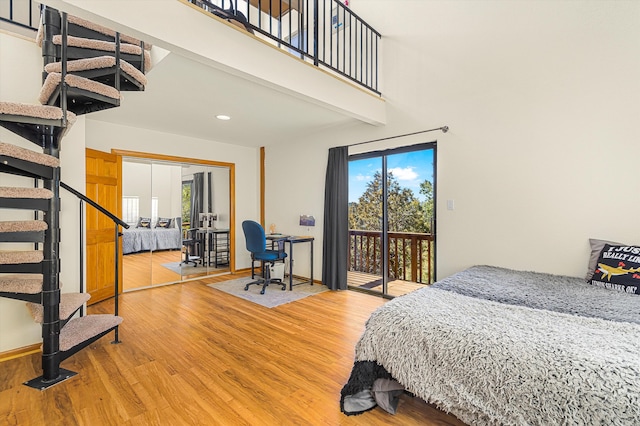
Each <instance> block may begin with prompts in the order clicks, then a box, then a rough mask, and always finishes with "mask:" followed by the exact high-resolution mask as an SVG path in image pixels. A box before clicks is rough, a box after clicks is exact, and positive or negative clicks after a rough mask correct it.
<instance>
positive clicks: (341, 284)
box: [322, 146, 349, 290]
mask: <svg viewBox="0 0 640 426" xmlns="http://www.w3.org/2000/svg"><path fill="white" fill-rule="evenodd" d="M348 192H349V148H348V147H346V146H341V147H337V148H331V149H330V150H329V161H328V163H327V177H326V179H325V185H324V230H323V233H322V237H323V246H322V282H323V284H325V285H326V286H327V287H329V288H330V289H331V290H346V289H347V259H348V256H349V218H348V215H349V207H348V202H349V197H348Z"/></svg>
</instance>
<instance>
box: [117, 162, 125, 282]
mask: <svg viewBox="0 0 640 426" xmlns="http://www.w3.org/2000/svg"><path fill="white" fill-rule="evenodd" d="M116 178H117V179H118V184H117V186H116V194H117V197H118V203H117V204H116V208H117V210H118V213H117V216H118V217H120V218H121V217H122V156H120V155H117V156H116ZM118 231H119V232H122V227H121V226H119V227H118ZM116 244H118V258H117V259H116V262H119V263H118V294H122V283H123V282H124V268H123V267H122V265H123V263H122V256H123V254H122V238H118V240H117V241H116Z"/></svg>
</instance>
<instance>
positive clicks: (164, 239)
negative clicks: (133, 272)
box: [122, 228, 182, 254]
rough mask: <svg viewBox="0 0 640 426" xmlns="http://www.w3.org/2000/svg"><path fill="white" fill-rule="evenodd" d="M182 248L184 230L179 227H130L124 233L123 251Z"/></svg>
mask: <svg viewBox="0 0 640 426" xmlns="http://www.w3.org/2000/svg"><path fill="white" fill-rule="evenodd" d="M181 248H182V232H181V231H180V229H178V228H153V229H148V228H129V229H125V230H124V232H123V235H122V253H123V254H129V253H137V252H139V251H149V250H175V249H181Z"/></svg>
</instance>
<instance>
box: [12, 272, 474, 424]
mask: <svg viewBox="0 0 640 426" xmlns="http://www.w3.org/2000/svg"><path fill="white" fill-rule="evenodd" d="M244 275H246V274H238V275H234V276H224V277H216V278H209V279H204V280H200V281H191V282H187V283H183V284H176V285H170V286H162V287H157V288H152V289H148V290H143V291H137V292H131V293H126V294H124V295H122V296H121V297H120V314H121V315H122V316H123V317H124V319H125V320H124V323H123V324H122V326H121V327H120V338H121V340H122V343H121V344H118V345H113V344H110V341H111V340H113V334H110V335H109V336H105V337H104V338H102V339H101V340H99V341H98V342H96V343H94V344H93V345H91V347H89V348H86V349H84V350H83V351H81V352H79V353H78V354H76V355H74V356H72V357H71V358H70V359H68V360H67V361H65V362H64V363H63V365H62V366H63V367H64V368H67V369H69V370H72V371H76V372H78V373H79V374H78V375H77V376H75V377H73V378H71V379H69V380H67V381H66V382H63V383H60V384H58V385H56V386H54V387H52V388H50V389H48V390H46V391H42V392H41V391H37V390H34V389H31V388H29V387H26V386H24V385H22V382H23V381H26V380H29V379H31V378H33V377H35V376H37V375H39V374H40V371H41V370H40V365H39V364H40V356H39V355H37V354H36V355H29V356H25V357H22V358H18V359H12V360H9V361H6V362H3V363H0V419H4V420H0V423H1V424H3V425H5V424H8V425H44V424H46V425H65V426H67V425H91V426H94V425H172V426H173V425H403V426H406V425H462V423H461V422H459V421H458V420H457V419H456V418H454V417H452V416H449V415H447V414H445V413H443V412H441V411H438V410H437V409H435V408H433V407H431V406H429V405H427V404H426V403H424V402H423V401H421V400H419V399H417V398H410V397H408V396H406V395H405V396H403V397H402V399H401V401H400V406H399V408H398V413H397V414H396V415H395V416H392V415H390V414H387V413H386V412H384V411H382V410H381V409H379V408H376V409H374V410H372V411H369V412H366V413H364V414H362V415H359V416H345V415H343V414H342V413H341V412H340V408H339V399H340V389H341V388H342V386H343V385H344V384H345V383H346V381H347V378H348V376H349V373H350V371H351V366H352V363H353V355H354V347H355V344H356V342H357V340H358V338H359V337H360V335H361V333H362V331H363V327H364V323H365V321H366V319H367V318H368V317H369V315H370V314H371V312H372V311H373V310H375V309H376V308H377V307H378V306H380V305H381V304H382V303H384V301H383V300H382V299H381V298H379V297H374V296H370V295H367V294H362V293H358V292H353V291H341V292H323V293H320V294H318V295H315V296H311V297H307V298H305V299H302V300H299V301H296V302H293V303H289V304H285V305H281V306H278V307H276V308H273V309H268V308H265V307H262V306H260V305H257V304H254V303H251V302H247V301H245V300H243V299H240V298H237V297H234V296H231V295H229V294H226V293H223V292H221V291H218V290H216V289H213V288H210V287H208V286H206V285H205V284H206V283H211V282H219V281H223V280H225V279H229V278H238V277H240V276H244ZM112 309H113V301H112V300H108V301H105V302H101V303H98V304H96V305H93V306H91V307H90V308H89V309H88V310H89V313H111V312H113V311H112Z"/></svg>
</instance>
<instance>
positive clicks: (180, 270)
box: [162, 262, 229, 275]
mask: <svg viewBox="0 0 640 426" xmlns="http://www.w3.org/2000/svg"><path fill="white" fill-rule="evenodd" d="M162 266H163V267H165V268H167V269H169V270H170V271H173V272H175V273H176V274H179V275H197V274H204V273H209V274H210V273H213V272H215V271H216V270H217V269H221V270H222V269H224V270H228V269H229V267H228V266H225V267H224V268H214V267H213V266H209V267H208V268H205V267H204V266H202V265H198V266H193V264H189V265H180V262H169V263H163V264H162Z"/></svg>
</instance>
